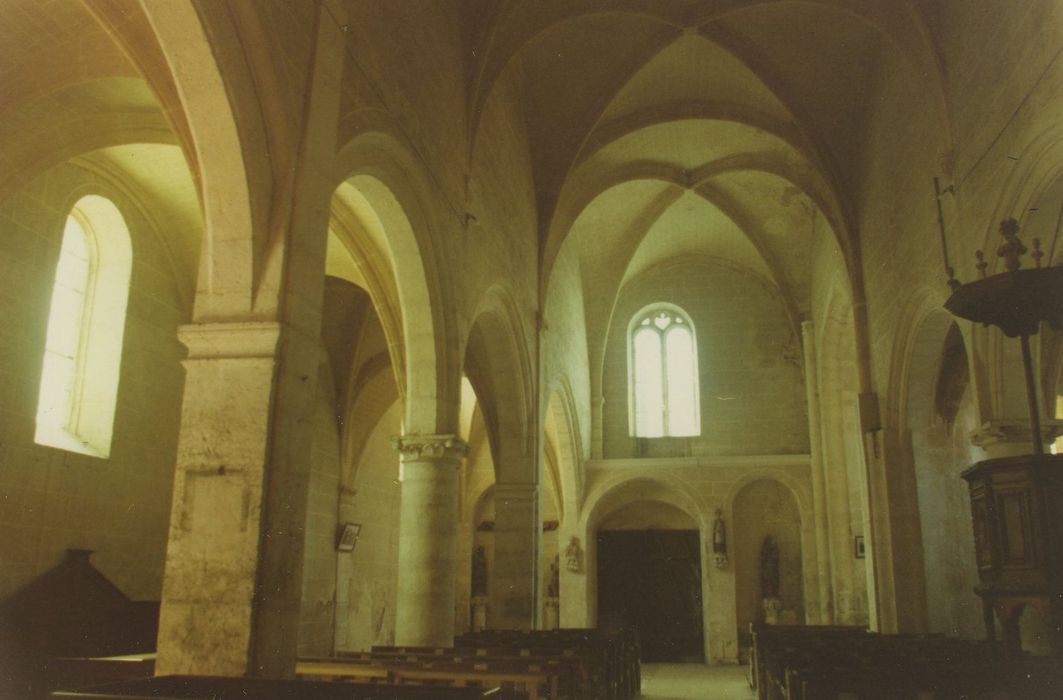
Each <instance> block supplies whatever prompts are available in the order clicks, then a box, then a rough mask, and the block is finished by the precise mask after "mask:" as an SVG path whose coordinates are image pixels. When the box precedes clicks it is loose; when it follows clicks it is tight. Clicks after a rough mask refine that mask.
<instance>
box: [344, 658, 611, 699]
mask: <svg viewBox="0 0 1063 700" xmlns="http://www.w3.org/2000/svg"><path fill="white" fill-rule="evenodd" d="M371 654H372V656H373V657H375V658H393V659H416V660H430V659H438V658H450V659H453V660H460V659H474V660H477V661H491V662H500V661H503V660H507V659H510V660H511V659H514V658H516V659H519V660H520V661H522V662H530V663H534V664H539V665H544V666H547V667H550V668H557V669H558V670H559V672H560V673H561V676H560V677H559V678H558V684H559V692H560V694H561V695H562V696H563V697H580V698H592V697H594V696H595V689H597V688H600V687H601V686H602V685H603V684H604V683H605V680H604V679H605V668H604V664H603V663H602V662H601V659H600V657H598V656H595V655H593V654H587V653H583V654H581V653H580V651H579V650H578V649H574V648H570V647H563V648H555V647H541V646H535V647H519V648H515V647H451V648H446V647H392V646H375V647H373V649H372V652H371ZM365 656H366V655H365V654H360V653H354V654H341V657H343V658H350V657H354V658H364V657H365Z"/></svg>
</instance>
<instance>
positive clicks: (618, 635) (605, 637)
mask: <svg viewBox="0 0 1063 700" xmlns="http://www.w3.org/2000/svg"><path fill="white" fill-rule="evenodd" d="M455 645H456V646H458V647H463V648H464V647H485V648H508V649H525V648H528V649H531V648H534V649H536V650H537V653H541V651H542V650H546V649H550V648H553V649H557V650H565V649H567V650H569V651H570V653H572V654H574V655H578V656H581V657H583V658H587V659H589V660H590V662H591V664H592V666H593V665H595V664H599V665H600V668H602V669H604V672H603V673H602V676H603V677H602V679H601V681H599V682H598V683H597V685H598V687H597V688H595V689H594V693H595V694H594V695H592V696H591V697H596V698H597V697H600V698H606V699H608V700H628V698H633V697H635V696H637V695H638V694H639V692H640V690H641V684H642V680H641V671H640V667H639V646H638V638H637V636H636V635H635V634H634V632H633V631H631V630H619V631H606V630H599V629H561V630H533V631H518V630H487V631H483V632H477V633H473V634H466V635H461V636H459V637H458V638H457V639H456V640H455Z"/></svg>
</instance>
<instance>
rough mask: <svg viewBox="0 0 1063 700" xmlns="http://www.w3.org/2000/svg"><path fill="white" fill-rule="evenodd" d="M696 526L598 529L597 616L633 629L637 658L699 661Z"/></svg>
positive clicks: (606, 623)
mask: <svg viewBox="0 0 1063 700" xmlns="http://www.w3.org/2000/svg"><path fill="white" fill-rule="evenodd" d="M701 603H702V601H701V544H700V537H699V534H698V531H697V530H637V531H633V530H617V531H610V530H602V531H599V533H598V620H599V626H600V627H602V628H605V629H612V628H616V627H620V626H629V627H634V628H635V629H636V630H637V631H638V634H639V640H640V643H641V646H642V660H643V661H695V662H702V661H704V660H705V653H704V637H703V631H702V613H701V607H702V605H701Z"/></svg>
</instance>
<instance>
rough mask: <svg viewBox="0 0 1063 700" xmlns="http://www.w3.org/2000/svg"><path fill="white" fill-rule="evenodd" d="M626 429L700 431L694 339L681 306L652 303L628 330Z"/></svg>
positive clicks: (665, 433) (663, 433) (677, 433)
mask: <svg viewBox="0 0 1063 700" xmlns="http://www.w3.org/2000/svg"><path fill="white" fill-rule="evenodd" d="M628 367H629V375H628V387H629V391H628V393H629V415H630V416H631V422H630V431H631V435H633V436H635V437H647V438H652V437H690V436H695V435H700V434H701V415H700V410H699V408H700V407H699V404H700V401H699V397H698V362H697V344H696V339H695V334H694V325H693V324H692V323H691V322H690V318H689V317H688V316H687V315H686V313H685V312H683V310H682V309H679V308H678V307H675V306H671V305H655V306H653V307H649V308H646V309H643V310H642V311H640V312H639V313H638V314H636V315H635V317H634V318H633V319H632V322H631V324H630V326H629V331H628Z"/></svg>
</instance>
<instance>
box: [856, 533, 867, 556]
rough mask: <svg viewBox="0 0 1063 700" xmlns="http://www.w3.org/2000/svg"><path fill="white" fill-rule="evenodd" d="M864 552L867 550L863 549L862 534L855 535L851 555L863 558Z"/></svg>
mask: <svg viewBox="0 0 1063 700" xmlns="http://www.w3.org/2000/svg"><path fill="white" fill-rule="evenodd" d="M866 554H867V551H866V550H865V549H864V536H863V535H857V536H856V537H854V538H853V556H854V557H856V558H857V559H863V558H864V556H865V555H866Z"/></svg>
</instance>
